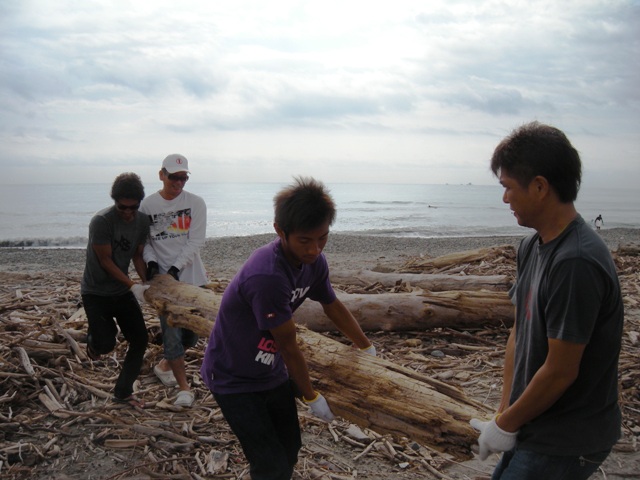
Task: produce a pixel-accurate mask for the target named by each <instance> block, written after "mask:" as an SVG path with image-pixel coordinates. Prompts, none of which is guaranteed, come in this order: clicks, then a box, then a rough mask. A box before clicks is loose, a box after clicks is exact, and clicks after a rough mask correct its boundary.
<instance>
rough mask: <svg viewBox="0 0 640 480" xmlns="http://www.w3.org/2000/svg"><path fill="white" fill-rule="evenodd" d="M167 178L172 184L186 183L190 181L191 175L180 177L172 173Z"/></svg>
mask: <svg viewBox="0 0 640 480" xmlns="http://www.w3.org/2000/svg"><path fill="white" fill-rule="evenodd" d="M167 178H168V179H169V180H171V181H172V182H183V183H184V182H186V181H187V180H189V175H178V174H176V173H170V174H169V175H167Z"/></svg>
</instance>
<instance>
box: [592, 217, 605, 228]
mask: <svg viewBox="0 0 640 480" xmlns="http://www.w3.org/2000/svg"><path fill="white" fill-rule="evenodd" d="M594 223H595V225H596V230H600V227H602V226H603V225H604V220H603V219H602V215H598V216H597V217H596V219H595V222H594Z"/></svg>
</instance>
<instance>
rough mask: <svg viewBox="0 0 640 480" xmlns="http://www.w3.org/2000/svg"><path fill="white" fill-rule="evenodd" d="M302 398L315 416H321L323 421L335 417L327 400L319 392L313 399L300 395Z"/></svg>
mask: <svg viewBox="0 0 640 480" xmlns="http://www.w3.org/2000/svg"><path fill="white" fill-rule="evenodd" d="M302 400H304V403H306V404H307V405H309V406H310V407H311V412H312V413H313V414H314V415H315V416H316V417H319V418H321V419H322V420H324V421H325V422H331V421H332V420H333V419H334V418H335V416H334V415H333V412H332V411H331V409H330V408H329V404H328V403H327V400H326V399H325V398H324V397H323V396H322V395H321V394H319V393H318V394H317V395H316V398H314V399H313V400H307V399H306V398H304V397H302Z"/></svg>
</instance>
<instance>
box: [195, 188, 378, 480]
mask: <svg viewBox="0 0 640 480" xmlns="http://www.w3.org/2000/svg"><path fill="white" fill-rule="evenodd" d="M274 207H275V221H274V228H275V231H276V233H277V235H278V238H277V239H276V240H274V241H273V242H271V243H269V244H267V245H264V246H263V247H261V248H258V249H257V250H255V251H254V252H253V253H252V254H251V256H250V257H249V259H248V260H247V261H246V263H245V264H244V265H243V266H242V267H241V269H240V270H239V271H238V273H237V274H236V276H235V277H234V278H233V280H232V281H231V283H230V284H229V285H228V287H227V288H226V290H225V292H224V294H223V296H222V301H221V304H220V308H219V310H218V316H217V318H216V321H215V325H214V328H213V331H212V333H211V336H210V338H209V343H208V345H207V348H206V351H205V356H204V360H203V363H202V368H201V374H202V379H203V380H204V383H205V384H206V385H207V387H209V389H210V390H211V392H212V393H213V395H214V397H215V399H216V402H217V404H218V406H219V407H220V409H221V411H222V414H223V415H224V417H225V419H226V420H227V422H228V423H229V425H230V427H231V429H232V430H233V432H234V433H235V434H236V436H237V437H238V440H239V441H240V444H241V446H242V449H243V451H244V454H245V456H246V458H247V460H248V461H249V464H250V470H251V478H252V480H265V479H271V480H289V479H290V478H291V475H292V473H293V469H294V466H295V464H296V462H297V460H298V452H299V450H300V448H301V445H302V439H301V434H300V424H299V422H298V413H297V408H296V401H295V397H296V396H297V397H298V398H301V399H302V400H303V401H304V403H306V404H307V405H309V407H310V408H311V411H312V413H313V414H314V415H316V416H318V417H319V418H321V419H322V420H325V421H327V422H330V421H332V420H333V418H334V416H333V413H332V411H331V408H330V407H329V404H328V403H327V401H326V399H325V398H324V396H323V395H322V394H321V393H319V392H317V391H315V390H314V388H313V386H312V384H311V380H310V378H309V371H308V369H307V363H306V361H305V359H304V356H303V354H302V352H301V350H300V348H299V347H298V344H297V342H296V326H295V322H294V319H293V314H294V312H295V311H296V309H297V308H298V307H299V306H300V305H301V304H302V303H303V302H304V300H305V299H306V298H310V299H311V300H314V301H317V302H320V304H321V305H322V308H323V310H324V312H325V314H326V315H327V317H329V319H330V320H331V321H332V322H333V323H334V324H335V325H336V326H337V327H338V330H339V331H341V332H342V333H343V334H344V335H345V336H347V337H348V338H349V339H350V340H351V341H352V342H353V343H354V344H355V346H356V347H357V348H359V349H360V350H362V351H363V352H365V353H368V354H371V355H374V356H375V354H376V351H375V347H374V346H373V345H372V344H371V342H369V340H368V339H367V337H366V336H365V334H364V333H363V331H362V329H361V328H360V325H358V323H357V321H356V320H355V318H354V317H353V315H352V314H351V312H349V310H347V308H346V307H345V306H344V304H343V303H342V302H341V301H340V300H338V298H336V294H335V292H334V290H333V288H332V286H331V282H330V281H329V267H328V265H327V260H326V258H325V256H324V254H323V253H322V250H323V249H324V247H325V245H326V243H327V239H328V236H329V227H330V226H331V225H332V223H333V221H334V218H335V213H336V210H335V204H334V202H333V199H332V198H331V196H330V195H329V193H328V192H327V190H326V189H325V187H324V185H323V184H322V183H320V182H318V181H316V180H314V179H312V178H297V179H296V181H295V183H294V184H293V185H290V186H288V187H285V188H284V189H282V190H281V191H280V192H279V193H278V194H277V195H276V196H275V198H274Z"/></svg>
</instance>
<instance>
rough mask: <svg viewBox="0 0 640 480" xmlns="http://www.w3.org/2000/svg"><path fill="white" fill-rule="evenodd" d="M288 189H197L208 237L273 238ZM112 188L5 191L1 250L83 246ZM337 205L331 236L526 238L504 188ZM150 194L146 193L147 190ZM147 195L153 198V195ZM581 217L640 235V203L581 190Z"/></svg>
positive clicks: (422, 190) (352, 194) (345, 195)
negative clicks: (281, 196) (280, 197)
mask: <svg viewBox="0 0 640 480" xmlns="http://www.w3.org/2000/svg"><path fill="white" fill-rule="evenodd" d="M283 186H284V184H277V183H242V184H240V183H196V182H190V183H189V184H187V190H190V191H192V192H194V193H196V194H198V195H201V196H202V197H203V198H204V200H205V202H206V203H207V209H208V215H207V237H208V238H210V237H228V236H246V235H254V234H261V233H271V232H273V227H272V224H273V196H274V195H275V194H276V193H277V191H278V190H280V188H282V187H283ZM110 187H111V185H110V184H73V185H12V186H3V188H2V189H0V222H1V225H2V230H1V231H0V247H10V246H35V247H84V246H86V241H87V230H88V225H89V221H90V220H91V217H92V215H93V214H94V213H95V212H96V211H98V210H100V209H101V208H104V207H106V206H108V205H110V204H111V203H112V200H111V198H110V197H109V191H110ZM327 187H328V188H329V190H330V191H331V194H332V195H333V198H334V200H335V202H336V205H337V210H338V214H337V218H336V222H335V223H334V225H333V227H332V231H333V232H342V233H357V234H363V235H381V236H382V235H383V236H396V237H404V236H408V237H422V238H431V237H456V236H494V235H499V236H505V235H523V236H524V235H526V234H528V233H529V230H528V229H526V228H523V227H520V226H518V224H517V223H516V221H515V218H514V217H513V215H512V214H511V212H510V210H509V207H508V206H507V205H505V204H504V203H502V187H500V185H491V186H489V185H396V184H342V183H340V184H327ZM147 188H148V187H147ZM147 193H150V190H149V189H148V191H147ZM576 205H577V208H578V211H579V212H580V213H581V214H582V216H583V217H584V218H585V219H586V220H587V221H590V222H593V219H594V218H595V217H596V216H597V215H598V214H602V216H603V218H604V228H614V227H624V228H640V196H639V195H638V194H637V192H636V191H632V190H625V189H588V188H585V187H583V188H582V190H581V192H580V195H579V197H578V201H577V202H576Z"/></svg>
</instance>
